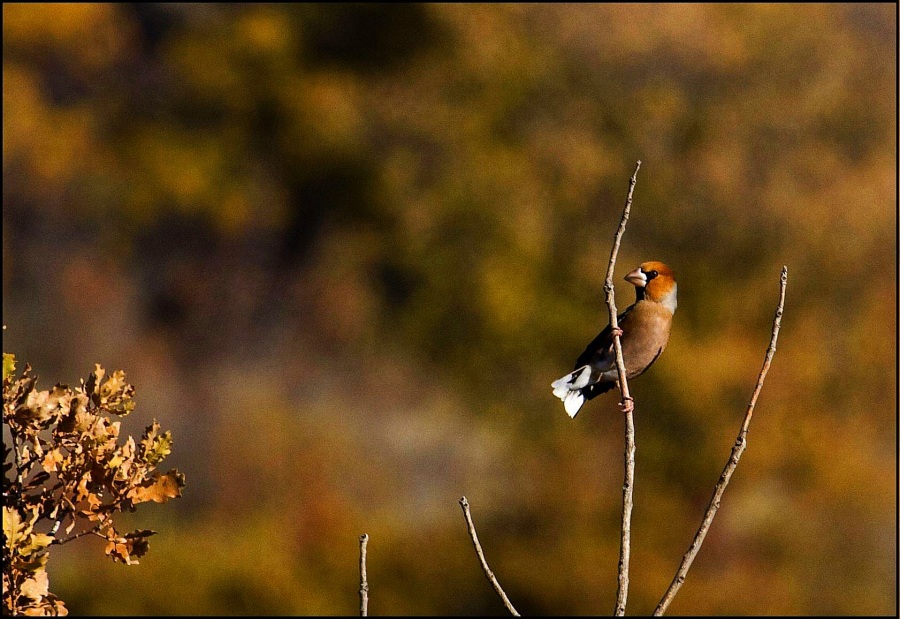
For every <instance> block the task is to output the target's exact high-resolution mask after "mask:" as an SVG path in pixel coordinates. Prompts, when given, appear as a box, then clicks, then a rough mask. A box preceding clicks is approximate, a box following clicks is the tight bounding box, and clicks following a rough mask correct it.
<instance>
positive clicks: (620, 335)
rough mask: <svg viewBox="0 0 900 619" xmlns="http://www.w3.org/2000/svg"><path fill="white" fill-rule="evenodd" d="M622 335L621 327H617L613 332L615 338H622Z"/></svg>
mask: <svg viewBox="0 0 900 619" xmlns="http://www.w3.org/2000/svg"><path fill="white" fill-rule="evenodd" d="M622 333H623V331H622V329H620V328H619V327H616V328H615V329H613V330H612V335H613V337H622Z"/></svg>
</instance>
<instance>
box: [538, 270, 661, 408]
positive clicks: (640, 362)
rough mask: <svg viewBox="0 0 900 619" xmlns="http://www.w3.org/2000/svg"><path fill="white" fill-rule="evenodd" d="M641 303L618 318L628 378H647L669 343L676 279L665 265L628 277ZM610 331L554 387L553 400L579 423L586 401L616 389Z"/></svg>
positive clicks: (614, 360) (639, 271) (635, 271)
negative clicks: (559, 401)
mask: <svg viewBox="0 0 900 619" xmlns="http://www.w3.org/2000/svg"><path fill="white" fill-rule="evenodd" d="M625 281H627V282H629V283H630V284H632V285H634V289H635V293H636V295H637V299H636V300H635V302H634V304H633V305H631V306H630V307H628V308H627V309H626V310H625V311H624V312H622V313H621V314H619V319H618V322H619V329H620V330H621V332H620V334H619V338H620V341H621V345H622V359H623V361H624V362H625V377H626V378H627V379H631V378H634V377H635V376H640V375H641V374H643V373H644V372H645V371H646V370H647V368H649V367H650V366H651V365H653V362H654V361H656V360H657V358H659V355H660V354H662V351H663V349H664V348H665V347H666V343H667V342H668V341H669V330H670V329H671V328H672V316H673V315H674V314H675V308H676V307H677V306H678V300H677V290H678V286H677V285H676V284H675V273H674V272H672V269H670V268H669V267H668V266H666V265H665V264H663V263H662V262H645V263H643V264H642V265H641V266H639V267H638V268H636V269H635V270H634V271H632V272H631V273H629V274H628V275H626V276H625ZM610 326H611V325H607V326H606V328H605V329H603V331H601V332H600V334H599V335H598V336H597V337H595V338H594V340H593V341H592V342H591V343H590V344H588V346H587V348H585V349H584V352H583V353H581V356H580V357H578V360H577V361H576V362H575V370H574V371H573V372H571V373H570V374H566V375H565V376H563V377H562V378H560V379H559V380H556V381H554V382H553V385H552V387H553V395H555V396H556V397H558V398H559V399H560V400H562V401H563V404H564V405H565V407H566V413H568V414H569V417H572V418H573V419H574V418H575V415H577V414H578V411H579V410H580V409H581V406H582V404H584V401H585V400H590V399H592V398H594V397H596V396H598V395H600V394H601V393H606V392H607V391H609V390H610V389H612V388H613V387H615V386H616V385H617V384H618V380H619V373H618V370H617V369H616V350H615V348H614V346H613V333H612V329H611V328H610Z"/></svg>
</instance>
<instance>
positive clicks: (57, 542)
mask: <svg viewBox="0 0 900 619" xmlns="http://www.w3.org/2000/svg"><path fill="white" fill-rule="evenodd" d="M104 524H106V523H105V522H98V523H97V524H96V525H94V526H93V527H91V528H90V529H85V530H84V531H82V532H80V533H75V534H74V535H70V536H69V537H64V538H63V539H55V540H53V541H52V542H50V544H51V545H53V546H59V545H60V544H66V543H68V542H71V541H73V540H76V539H78V538H79V537H84V536H85V535H90V534H91V533H97V531H99V530H100V527H102V526H103V525H104ZM100 537H103V536H102V535H101V536H100ZM103 538H104V539H106V538H105V537H103Z"/></svg>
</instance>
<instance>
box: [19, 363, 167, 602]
mask: <svg viewBox="0 0 900 619" xmlns="http://www.w3.org/2000/svg"><path fill="white" fill-rule="evenodd" d="M3 367H4V372H3V424H4V432H6V431H7V430H8V432H9V434H10V438H11V442H12V446H11V447H8V446H7V445H6V442H5V441H4V446H3V449H4V454H3V468H4V486H3V488H4V490H3V498H4V507H3V548H2V552H3V607H4V611H5V612H6V613H10V614H25V615H65V614H67V612H68V611H67V609H66V607H65V604H64V603H63V602H62V600H60V599H59V598H58V597H57V596H56V595H54V594H53V593H51V592H50V590H49V585H50V583H49V578H48V576H47V571H46V566H47V561H48V559H49V556H50V553H49V548H50V546H53V545H60V544H65V543H67V542H71V541H74V540H75V539H78V538H79V537H82V536H84V535H88V534H90V535H95V536H97V537H100V538H102V539H104V540H106V541H107V544H106V549H105V553H106V555H107V556H109V557H110V558H111V559H112V560H113V561H115V562H121V563H125V564H129V565H131V564H136V563H138V558H139V557H142V556H143V555H144V554H146V552H147V550H148V548H149V544H148V541H147V540H148V538H149V537H150V536H152V535H155V534H156V531H150V530H146V529H145V530H137V531H132V532H130V533H124V534H123V533H121V532H119V531H117V530H116V528H115V526H114V522H113V517H114V516H115V515H116V514H117V513H119V512H122V511H125V510H128V511H134V509H135V508H136V506H137V505H139V504H140V503H144V502H147V501H154V502H157V503H165V502H167V501H168V500H170V499H173V498H176V497H179V496H181V489H182V487H184V476H183V475H182V474H181V473H179V472H178V471H177V470H175V469H173V470H171V471H169V472H167V473H160V472H158V471H156V470H155V469H156V466H157V465H158V464H159V463H160V462H161V461H162V460H163V459H164V458H165V457H166V455H168V454H169V452H170V447H171V443H172V437H171V435H170V433H169V432H164V433H160V431H159V430H160V429H159V424H158V423H156V421H154V422H153V423H152V424H151V425H150V426H149V427H147V429H146V430H145V431H144V435H143V438H142V439H141V442H140V444H139V445H137V444H136V443H135V441H134V439H133V438H132V437H130V436H129V437H128V438H127V440H126V441H125V443H124V444H119V441H118V439H119V429H120V426H121V421H118V420H115V421H114V419H119V418H122V417H125V416H126V415H128V414H129V413H130V412H131V411H132V410H133V409H134V399H133V396H134V387H133V386H132V385H130V384H128V383H127V382H126V381H125V373H124V372H122V371H121V370H120V371H116V372H114V373H113V374H112V375H111V376H108V377H107V376H106V371H105V370H104V369H103V368H102V367H100V365H99V364H98V365H97V366H96V368H95V369H94V371H93V372H91V374H90V375H89V376H88V378H87V380H82V381H81V384H80V385H79V386H77V387H74V388H70V387H68V386H66V385H56V386H54V387H53V389H51V390H48V391H38V390H37V389H36V387H35V384H36V382H37V379H36V377H34V376H33V375H32V374H31V366H29V365H28V364H26V365H25V370H24V371H23V372H22V375H21V376H19V377H16V376H15V374H14V370H15V357H14V356H13V355H11V354H7V353H4V354H3ZM76 529H78V530H77V531H76Z"/></svg>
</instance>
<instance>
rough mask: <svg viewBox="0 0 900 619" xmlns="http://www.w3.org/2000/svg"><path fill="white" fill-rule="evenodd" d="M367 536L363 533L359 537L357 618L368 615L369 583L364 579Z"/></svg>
mask: <svg viewBox="0 0 900 619" xmlns="http://www.w3.org/2000/svg"><path fill="white" fill-rule="evenodd" d="M368 543H369V536H368V535H367V534H365V533H363V534H362V535H360V536H359V616H360V617H366V616H368V614H369V581H368V580H367V579H366V546H367V545H368Z"/></svg>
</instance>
